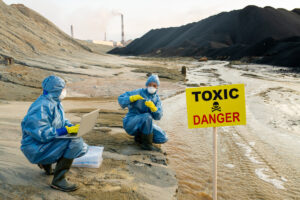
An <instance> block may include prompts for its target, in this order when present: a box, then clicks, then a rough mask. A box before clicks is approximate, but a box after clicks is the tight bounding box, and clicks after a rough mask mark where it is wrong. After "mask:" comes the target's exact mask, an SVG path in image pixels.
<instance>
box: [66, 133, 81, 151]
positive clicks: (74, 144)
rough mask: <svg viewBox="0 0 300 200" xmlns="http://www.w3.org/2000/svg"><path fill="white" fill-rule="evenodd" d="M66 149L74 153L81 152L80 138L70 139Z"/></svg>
mask: <svg viewBox="0 0 300 200" xmlns="http://www.w3.org/2000/svg"><path fill="white" fill-rule="evenodd" d="M68 148H69V149H70V150H72V151H75V152H76V151H81V150H82V149H83V139H82V138H81V137H80V138H74V139H72V140H71V142H70V143H69V147H68Z"/></svg>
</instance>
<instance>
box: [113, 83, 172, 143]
mask: <svg viewBox="0 0 300 200" xmlns="http://www.w3.org/2000/svg"><path fill="white" fill-rule="evenodd" d="M148 82H149V81H147V83H148ZM147 83H146V85H147ZM138 94H139V95H141V96H142V97H143V98H144V99H145V100H138V101H136V102H133V103H131V102H130V100H129V97H130V96H132V95H138ZM148 100H151V101H153V103H154V104H155V106H156V107H157V111H156V112H151V110H150V109H149V108H148V107H147V106H145V101H148ZM118 101H119V104H120V106H121V107H122V108H126V107H128V110H129V112H128V113H127V115H126V116H125V117H124V119H123V127H124V129H125V131H126V132H127V133H128V134H129V135H132V136H135V135H136V134H137V133H139V132H141V133H143V134H150V133H153V143H156V144H162V143H165V142H167V141H168V136H167V134H166V133H165V131H163V130H162V129H161V128H160V127H159V126H157V125H155V124H154V123H153V119H154V120H160V119H161V117H162V116H163V110H162V106H161V101H160V98H159V96H158V95H157V94H156V93H154V94H149V93H148V91H147V89H146V88H141V89H137V90H133V91H130V92H125V93H124V94H122V95H120V96H119V98H118Z"/></svg>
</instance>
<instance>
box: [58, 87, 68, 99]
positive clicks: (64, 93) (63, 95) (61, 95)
mask: <svg viewBox="0 0 300 200" xmlns="http://www.w3.org/2000/svg"><path fill="white" fill-rule="evenodd" d="M66 96H67V90H66V89H63V90H62V91H61V93H60V95H59V97H58V98H59V100H63V99H64V98H65V97H66Z"/></svg>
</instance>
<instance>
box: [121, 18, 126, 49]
mask: <svg viewBox="0 0 300 200" xmlns="http://www.w3.org/2000/svg"><path fill="white" fill-rule="evenodd" d="M121 30H122V40H121V43H122V45H123V46H124V45H125V40H124V19H123V14H121Z"/></svg>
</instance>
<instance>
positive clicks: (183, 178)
mask: <svg viewBox="0 0 300 200" xmlns="http://www.w3.org/2000/svg"><path fill="white" fill-rule="evenodd" d="M81 57H84V58H85V59H80V58H81ZM45 60H46V62H45ZM68 60H69V61H68ZM42 61H43V62H42ZM83 63H84V64H83ZM26 65H28V66H26ZM72 66H75V67H72ZM80 66H83V67H80ZM182 66H187V67H189V70H188V74H187V77H186V81H184V78H181V77H180V76H178V74H180V72H179V71H180V68H181V67H182ZM163 68H167V69H168V70H170V71H168V73H167V75H166V72H165V71H166V70H163ZM153 70H154V71H153ZM0 71H1V79H0V87H1V90H0V95H1V99H2V100H1V101H0V110H1V112H0V119H1V120H0V128H1V130H2V131H1V133H0V134H1V139H0V143H1V144H0V156H1V157H0V162H1V165H0V195H1V196H0V198H2V199H22V198H25V199H28V198H30V199H97V198H99V196H101V199H177V198H178V199H188V200H189V199H203V200H206V199H211V198H210V194H211V190H212V188H211V185H212V184H211V182H212V181H211V166H212V159H211V157H212V144H211V142H212V134H211V129H198V130H189V129H187V117H186V107H185V94H184V93H183V94H180V93H182V92H183V91H184V88H185V87H186V85H187V86H206V85H220V84H231V83H245V85H246V103H247V126H236V127H223V128H219V140H218V142H219V163H218V164H219V176H218V180H219V186H218V194H219V199H267V200H268V199H297V198H298V196H299V195H300V192H299V189H298V188H299V186H300V182H299V180H300V178H299V177H300V171H299V167H300V163H299V160H300V159H299V155H300V151H299V143H300V139H299V130H300V127H299V124H300V123H299V122H300V119H299V112H298V110H299V109H298V108H299V105H300V102H299V99H300V90H299V84H300V83H299V75H298V74H293V73H287V72H286V69H283V68H273V67H271V66H264V65H230V64H229V63H227V62H219V61H209V62H204V63H198V62H194V61H193V60H190V59H178V58H177V59H155V58H136V57H118V56H111V55H101V54H99V55H94V54H84V55H82V54H80V53H78V56H75V57H63V58H61V57H59V56H57V55H53V59H52V58H51V57H44V58H42V57H36V58H30V59H29V58H27V60H26V63H23V64H15V65H12V66H4V65H0ZM149 72H156V73H159V74H160V75H162V76H163V77H164V78H162V79H161V80H162V84H161V87H160V90H159V94H160V96H161V97H162V99H164V101H163V106H164V117H163V119H162V120H161V121H160V122H158V124H159V125H160V126H161V127H162V128H163V129H165V130H166V132H167V133H168V135H169V142H168V143H167V144H166V145H163V146H162V148H163V150H164V151H166V155H163V154H160V153H150V152H141V151H140V150H139V147H138V146H137V145H136V144H134V142H133V140H132V138H131V137H129V136H127V134H126V133H125V132H124V130H123V129H122V117H123V116H124V114H125V112H126V110H121V109H120V107H119V105H118V104H117V97H118V95H119V94H121V93H122V92H124V91H128V90H131V89H135V88H140V87H144V82H145V79H146V77H147V76H146V75H147V73H149ZM36 73H39V76H37V75H36ZM50 74H56V75H59V76H62V77H63V78H64V79H65V80H66V81H67V90H68V97H67V98H66V99H65V100H64V101H63V104H64V107H65V111H66V113H67V117H68V118H69V119H71V120H72V121H73V122H79V120H80V117H81V115H82V114H83V113H86V112H89V111H91V110H93V109H96V108H100V109H101V111H100V118H99V120H98V123H97V126H96V128H95V130H94V131H93V132H91V133H89V134H87V135H86V136H85V140H86V141H87V143H89V144H90V145H100V146H104V147H105V152H104V155H103V156H104V161H103V163H102V166H101V167H100V168H99V169H86V168H73V169H72V170H71V173H70V176H69V178H70V179H71V180H73V181H75V182H78V183H79V184H80V185H81V189H80V190H78V191H76V192H73V193H68V194H66V193H62V192H57V191H53V190H52V189H50V188H49V183H50V181H51V178H50V177H46V176H45V175H43V173H42V171H41V170H40V169H39V168H38V167H37V166H35V165H32V164H30V163H29V162H28V161H27V160H26V158H25V157H24V156H23V154H22V153H21V151H20V150H19V146H20V140H21V131H20V122H21V120H22V118H23V117H24V115H25V113H26V111H27V109H28V107H29V106H30V104H31V102H32V99H34V98H36V97H37V96H38V95H39V94H40V93H41V88H40V83H41V80H43V78H44V77H46V76H47V75H50ZM176 94H179V95H176ZM174 95H175V96H174ZM15 100H17V101H15ZM166 157H167V158H166ZM173 171H174V172H173ZM175 173H176V179H177V180H176V179H175ZM177 181H178V185H177ZM177 188H178V193H177Z"/></svg>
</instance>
